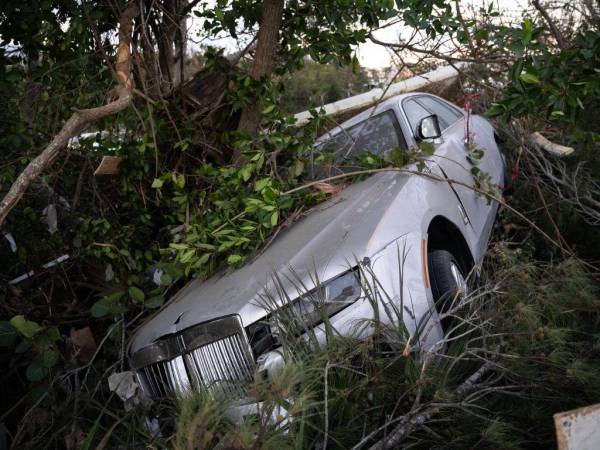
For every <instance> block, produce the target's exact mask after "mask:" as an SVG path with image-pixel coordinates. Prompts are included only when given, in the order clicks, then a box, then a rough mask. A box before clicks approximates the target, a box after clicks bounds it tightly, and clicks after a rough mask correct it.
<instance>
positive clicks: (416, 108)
mask: <svg viewBox="0 0 600 450" xmlns="http://www.w3.org/2000/svg"><path fill="white" fill-rule="evenodd" d="M402 107H403V108H404V113H405V114H406V117H407V118H408V123H409V124H410V129H411V130H412V131H413V133H415V135H416V131H417V127H418V126H419V122H421V120H422V119H424V118H425V117H427V116H430V115H431V114H432V113H431V112H430V111H428V110H426V109H425V108H423V106H421V105H420V104H419V103H417V102H416V101H415V100H414V99H412V98H411V99H408V100H405V101H403V102H402ZM440 126H442V124H441V123H440Z"/></svg>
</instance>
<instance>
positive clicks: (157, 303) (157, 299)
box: [144, 295, 165, 308]
mask: <svg viewBox="0 0 600 450" xmlns="http://www.w3.org/2000/svg"><path fill="white" fill-rule="evenodd" d="M164 303H165V298H164V297H163V296H162V295H155V296H154V297H150V298H149V299H148V300H147V301H146V303H144V306H146V307H147V308H160V307H161V306H162V305H163V304H164Z"/></svg>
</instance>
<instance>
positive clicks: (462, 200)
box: [402, 95, 493, 236]
mask: <svg viewBox="0 0 600 450" xmlns="http://www.w3.org/2000/svg"><path fill="white" fill-rule="evenodd" d="M402 106H403V108H404V112H405V114H406V115H407V118H408V120H409V122H410V124H411V128H412V129H413V133H414V130H416V127H417V126H418V123H419V122H420V120H421V119H422V118H423V117H425V116H427V115H431V114H435V115H437V117H438V120H439V123H440V129H441V131H442V136H441V138H440V139H437V140H435V141H434V142H433V144H434V145H435V153H434V160H435V162H436V163H437V165H438V166H439V167H440V169H441V170H442V172H443V174H444V176H445V177H446V178H447V179H448V180H449V184H450V187H451V189H452V190H453V191H454V193H455V194H456V196H457V199H458V202H459V205H458V206H459V209H460V210H461V211H460V212H461V215H462V217H463V220H464V222H465V225H467V224H469V225H470V226H471V227H472V229H473V231H474V234H475V235H476V236H481V234H482V233H483V232H484V230H485V229H486V224H487V222H488V217H489V216H490V214H491V213H492V209H493V205H492V204H491V202H489V201H488V200H487V199H486V198H485V197H484V196H482V195H479V194H477V193H476V192H475V191H474V190H473V189H471V188H470V186H474V179H473V175H472V173H471V169H472V168H473V164H472V162H471V161H470V160H469V158H468V156H469V152H468V150H467V147H466V145H465V142H464V137H465V136H464V133H465V130H464V124H465V117H464V113H463V112H462V111H461V110H460V109H458V108H456V107H454V106H453V105H450V104H448V103H446V102H444V101H443V100H441V99H438V98H437V97H433V96H431V95H418V96H411V97H409V98H407V99H405V100H404V101H403V102H402ZM414 134H415V135H416V133H414ZM486 153H487V152H484V155H483V158H482V159H481V161H479V162H478V163H477V167H478V168H479V169H480V170H482V171H486V170H490V169H491V168H492V165H491V161H490V155H489V154H486ZM488 166H490V167H488ZM452 181H457V182H459V183H452Z"/></svg>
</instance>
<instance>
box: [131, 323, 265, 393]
mask: <svg viewBox="0 0 600 450" xmlns="http://www.w3.org/2000/svg"><path fill="white" fill-rule="evenodd" d="M130 362H131V365H132V367H133V368H134V369H135V370H136V372H137V375H138V379H139V380H140V382H141V385H142V387H143V388H144V390H145V391H146V392H147V393H148V394H149V395H150V396H151V397H153V398H155V399H158V398H161V397H166V396H170V395H174V394H177V393H182V392H185V391H187V390H189V389H190V388H195V389H205V390H207V391H209V392H211V393H213V394H219V395H225V396H227V397H230V398H241V397H244V396H245V394H246V389H247V386H248V383H249V382H250V381H252V373H253V371H254V359H253V357H252V352H251V350H250V346H249V345H248V341H247V338H246V333H245V332H244V329H243V327H242V324H241V322H240V320H239V317H238V316H229V317H225V318H223V319H219V320H215V321H212V322H207V323H203V324H199V325H196V326H193V327H191V328H187V329H185V330H183V331H181V332H179V333H177V334H173V335H169V336H166V337H165V338H162V339H160V340H158V341H156V342H155V343H153V344H152V345H150V346H148V347H144V348H142V349H141V350H139V351H137V352H136V353H134V354H133V355H132V356H131V358H130Z"/></svg>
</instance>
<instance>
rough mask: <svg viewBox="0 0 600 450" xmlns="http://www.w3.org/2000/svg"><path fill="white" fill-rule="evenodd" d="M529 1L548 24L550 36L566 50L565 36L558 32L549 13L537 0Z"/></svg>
mask: <svg viewBox="0 0 600 450" xmlns="http://www.w3.org/2000/svg"><path fill="white" fill-rule="evenodd" d="M531 3H532V4H533V6H535V9H537V10H538V12H539V13H540V14H541V15H542V17H543V18H544V20H545V21H546V23H547V24H548V27H549V28H550V32H551V33H552V36H554V39H556V43H557V44H558V46H559V47H560V49H561V50H566V49H567V48H568V45H567V41H566V40H565V37H564V36H563V34H562V33H561V32H560V30H559V29H558V27H557V26H556V24H555V23H554V21H553V20H552V17H550V14H548V11H546V9H545V8H544V7H543V6H542V5H541V4H540V2H539V0H531Z"/></svg>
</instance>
